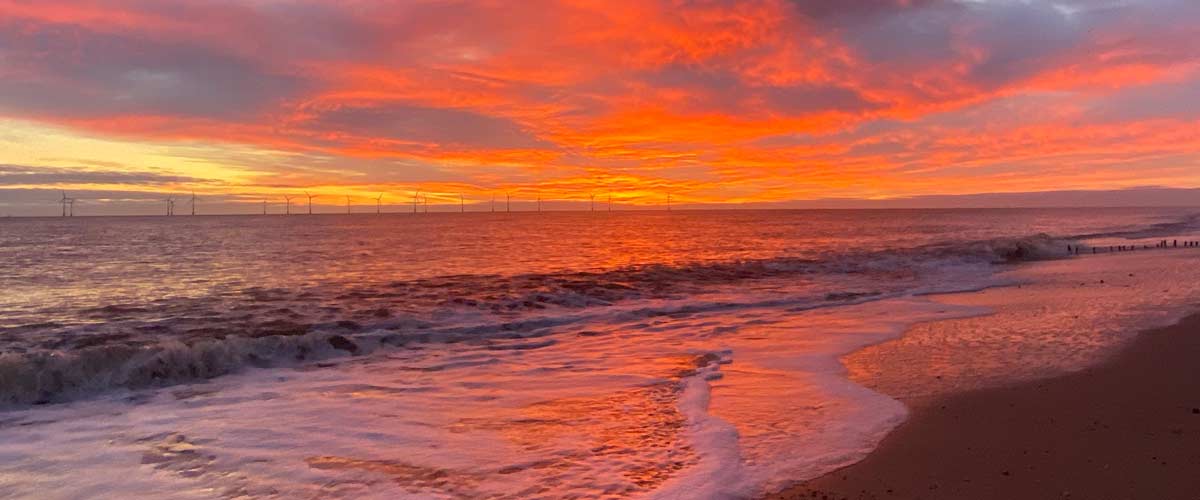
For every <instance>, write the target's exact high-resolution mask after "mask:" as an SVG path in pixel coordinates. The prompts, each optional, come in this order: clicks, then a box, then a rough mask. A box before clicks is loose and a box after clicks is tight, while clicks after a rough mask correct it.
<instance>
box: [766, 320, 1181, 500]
mask: <svg viewBox="0 0 1200 500" xmlns="http://www.w3.org/2000/svg"><path fill="white" fill-rule="evenodd" d="M902 402H903V403H904V404H905V405H907V406H908V407H909V410H910V414H909V418H908V419H907V420H906V421H905V422H904V423H902V424H901V425H900V426H898V427H897V428H896V429H893V430H892V432H891V433H889V434H888V436H887V437H885V438H884V440H883V441H882V442H881V443H880V444H879V446H878V447H877V448H876V449H875V450H873V451H872V452H871V454H870V455H868V456H867V457H866V458H865V459H863V460H862V461H860V462H858V463H855V464H853V465H850V466H847V467H845V468H842V469H840V470H836V471H834V472H831V473H829V474H826V475H824V476H821V477H818V478H816V479H812V480H809V481H804V482H800V483H798V484H796V485H794V486H792V487H789V488H786V489H784V490H782V491H779V492H775V493H772V494H770V495H767V496H766V498H768V499H772V500H783V499H801V498H806V499H811V498H826V499H877V498H879V499H884V498H894V499H908V498H921V499H977V500H988V499H996V500H1001V499H1014V498H1022V499H1039V498H1083V499H1092V498H1128V499H1141V498H1154V499H1162V500H1168V499H1195V498H1197V496H1196V495H1197V494H1200V493H1198V492H1200V474H1198V473H1197V471H1200V313H1195V314H1192V315H1190V316H1187V317H1185V318H1184V319H1182V320H1180V321H1179V322H1178V323H1176V324H1174V325H1172V326H1168V327H1164V328H1155V329H1150V330H1146V331H1143V332H1141V333H1139V334H1137V335H1136V336H1135V337H1134V338H1133V339H1131V340H1130V341H1129V343H1128V344H1126V345H1125V346H1123V347H1121V348H1120V349H1119V350H1118V351H1117V352H1115V353H1113V354H1112V355H1111V356H1109V357H1108V358H1107V359H1105V360H1103V361H1101V362H1099V363H1098V364H1096V365H1094V366H1091V367H1089V368H1085V369H1083V370H1081V371H1078V372H1072V373H1068V374H1064V375H1060V376H1055V377H1051V378H1048V379H1040V380H1034V381H1028V382H1019V383H1015V384H1011V385H1004V386H999V387H990V388H984V389H975V390H970V391H966V392H959V393H950V394H944V395H938V396H933V397H923V398H915V399H903V400H902Z"/></svg>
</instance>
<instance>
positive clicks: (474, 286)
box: [0, 234, 1074, 405]
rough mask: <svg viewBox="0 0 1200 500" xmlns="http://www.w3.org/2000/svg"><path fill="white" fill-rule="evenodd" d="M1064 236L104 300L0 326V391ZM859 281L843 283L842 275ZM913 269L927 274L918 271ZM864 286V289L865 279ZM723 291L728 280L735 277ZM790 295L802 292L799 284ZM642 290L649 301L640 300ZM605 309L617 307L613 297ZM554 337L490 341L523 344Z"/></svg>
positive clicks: (876, 290) (187, 377)
mask: <svg viewBox="0 0 1200 500" xmlns="http://www.w3.org/2000/svg"><path fill="white" fill-rule="evenodd" d="M1068 244H1074V243H1073V241H1072V240H1065V239H1060V238H1055V237H1052V236H1049V235H1045V234H1039V235H1033V236H1029V237H1024V238H1012V239H994V240H986V241H976V242H969V243H965V244H964V243H948V244H941V245H926V246H922V247H915V248H907V249H890V250H883V251H874V252H859V253H841V254H828V255H823V256H817V257H815V258H797V257H778V258H771V259H758V260H736V261H726V262H701V263H692V264H683V265H664V264H654V265H643V266H631V267H626V268H620V269H615V270H609V271H597V272H562V273H550V274H529V275H519V276H496V275H482V276H480V275H460V276H446V277H442V278H437V279H425V280H415V281H404V282H393V283H390V284H388V285H386V286H383V287H374V288H366V287H352V286H351V287H346V286H333V285H325V286H323V287H317V288H313V289H301V290H281V289H263V288H248V289H245V290H241V291H240V293H238V294H234V295H235V298H234V299H230V297H229V294H223V295H222V296H220V297H200V298H179V299H173V300H169V301H156V302H153V303H146V304H111V305H107V306H104V307H100V308H95V309H90V310H87V311H83V313H82V314H81V316H83V317H84V318H85V319H86V323H83V324H79V325H61V324H51V325H47V324H41V325H25V326H20V327H15V328H6V329H0V338H8V339H25V342H26V344H23V345H22V344H17V343H12V345H10V346H9V347H11V348H10V349H6V350H5V351H6V352H5V353H4V354H0V402H3V403H7V404H10V405H12V404H16V405H21V404H31V403H32V404H38V403H52V402H61V401H66V400H71V399H75V398H78V397H82V396H87V395H91V394H95V393H98V392H103V391H105V390H111V389H117V388H127V389H136V388H143V387H152V386H165V385H171V384H176V383H183V382H190V381H197V380H203V379H208V378H213V377H216V376H220V375H224V374H228V373H232V372H235V371H238V370H240V369H242V368H245V367H274V366H287V365H294V364H297V363H304V362H311V361H314V360H321V359H325V358H332V357H338V356H361V355H367V354H370V353H371V352H374V351H375V350H376V349H377V348H378V347H379V346H387V345H391V346H403V345H409V344H413V343H430V342H458V341H464V340H475V341H480V340H488V339H491V340H505V339H510V340H511V339H517V340H520V339H529V338H531V337H539V336H544V335H549V334H551V333H554V332H556V331H559V330H561V329H562V328H561V327H563V326H565V325H570V324H587V323H589V322H595V321H637V320H639V319H644V318H650V317H655V316H669V315H679V314H697V313H704V312H713V311H719V310H725V309H735V308H746V307H778V308H783V309H785V310H787V311H789V312H795V311H801V310H806V309H809V308H812V307H827V306H837V305H845V304H856V303H861V302H864V301H870V300H880V299H882V298H887V297H893V296H896V295H898V294H903V293H927V292H929V291H930V288H929V285H930V283H934V284H940V285H941V286H939V287H937V289H938V290H941V289H946V288H947V287H953V286H954V285H953V284H952V283H944V281H946V278H945V276H940V275H938V272H939V271H940V270H944V269H949V268H955V269H960V268H963V267H964V266H965V267H966V268H967V269H968V270H969V271H970V274H971V275H974V276H987V275H989V273H988V271H987V269H988V268H989V267H990V266H994V265H996V264H1007V263H1013V262H1024V261H1033V260H1043V259H1053V258H1062V257H1066V256H1067V255H1069V254H1068V252H1067V245H1068ZM846 276H853V277H858V278H860V279H859V280H858V281H855V282H854V283H858V284H860V285H861V286H860V287H858V288H855V287H854V286H853V285H852V284H847V282H846V281H845V280H844V279H842V278H843V277H846ZM922 277H929V279H928V280H925V281H922V279H921V278H922ZM776 278H782V279H783V282H784V283H786V284H789V285H790V284H797V283H807V284H808V286H798V287H797V288H795V289H787V290H788V291H791V292H796V291H797V290H799V292H796V293H795V294H794V295H789V294H788V293H782V294H779V293H777V292H778V290H779V289H778V288H776V289H774V290H775V292H759V294H758V295H754V294H751V295H750V296H749V298H746V299H744V300H730V299H728V298H727V297H725V298H722V297H718V298H717V299H706V298H705V295H706V294H708V293H711V292H713V291H714V290H719V289H725V288H728V287H727V285H738V284H742V283H747V282H751V281H755V280H763V279H776ZM866 284H870V285H869V286H870V287H869V288H863V287H865V286H868V285H866ZM734 288H735V289H736V288H738V287H734ZM801 292H802V293H801ZM646 299H653V301H652V302H650V303H647V302H646ZM613 306H621V307H617V308H615V309H614V308H613ZM552 344H553V342H541V343H534V344H522V345H516V346H500V347H498V348H510V349H533V348H540V347H544V346H548V345H552Z"/></svg>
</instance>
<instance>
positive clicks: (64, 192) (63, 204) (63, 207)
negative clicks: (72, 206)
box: [58, 191, 72, 217]
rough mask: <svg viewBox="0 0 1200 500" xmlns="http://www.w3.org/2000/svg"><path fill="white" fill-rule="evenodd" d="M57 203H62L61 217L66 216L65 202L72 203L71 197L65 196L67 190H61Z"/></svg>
mask: <svg viewBox="0 0 1200 500" xmlns="http://www.w3.org/2000/svg"><path fill="white" fill-rule="evenodd" d="M58 203H59V204H60V205H62V216H63V217H66V216H67V204H69V203H72V199H71V198H67V192H66V191H63V192H62V199H61V200H58Z"/></svg>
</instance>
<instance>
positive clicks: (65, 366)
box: [0, 210, 1200, 498]
mask: <svg viewBox="0 0 1200 500" xmlns="http://www.w3.org/2000/svg"><path fill="white" fill-rule="evenodd" d="M1194 224H1195V220H1194V218H1192V217H1191V216H1190V214H1189V212H1187V211H1181V210H1098V211H1086V212H1083V213H1078V212H1077V211H1065V210H1013V211H894V212H890V211H868V212H745V213H742V212H732V213H729V212H712V213H690V212H689V213H680V212H676V213H671V214H665V213H621V214H611V215H610V214H578V213H576V214H566V213H563V214H551V213H546V214H540V215H539V214H513V215H511V216H508V215H502V214H497V215H480V214H466V215H459V214H441V215H433V214H430V215H429V216H423V215H422V216H411V215H408V216H399V215H392V216H382V217H366V216H361V217H360V216H355V217H349V216H346V217H333V216H329V217H303V216H295V217H290V218H289V217H212V218H201V217H197V218H195V219H194V220H193V219H191V218H185V217H179V218H175V219H166V218H157V219H155V218H146V219H120V218H113V219H82V218H80V219H75V220H24V221H15V222H8V221H5V222H2V223H0V231H2V232H0V249H3V250H2V251H3V252H4V253H5V255H6V256H12V257H15V258H14V259H10V260H9V262H13V263H16V265H15V266H11V265H10V266H9V268H8V269H6V270H7V271H9V272H8V274H6V275H4V276H5V277H4V278H3V280H4V282H3V283H0V285H3V286H4V287H5V289H6V290H11V291H12V293H5V294H4V295H3V299H0V313H2V314H0V325H2V330H0V342H3V346H4V353H3V354H2V355H0V390H2V391H4V392H3V394H4V395H5V397H6V398H7V399H8V400H9V401H10V403H9V409H8V410H7V411H5V412H3V413H0V450H3V451H0V454H3V459H2V460H0V495H4V496H18V497H21V496H27V497H34V496H36V497H41V498H76V497H83V496H86V497H104V496H107V497H114V498H116V497H127V496H129V495H132V494H134V492H140V493H141V494H150V495H153V496H161V497H178V498H213V497H228V496H254V497H271V496H274V497H286V498H292V497H297V496H317V497H353V498H362V497H380V498H392V497H395V496H398V495H401V496H409V497H427V498H454V497H485V498H487V497H490V498H538V497H541V498H561V497H568V496H588V497H601V498H625V497H657V498H721V497H735V496H743V495H749V494H752V493H754V492H756V491H763V490H764V489H769V488H773V487H778V486H781V485H783V484H785V483H786V482H788V481H792V480H797V479H803V478H805V477H812V476H815V475H819V474H821V473H823V472H826V471H829V470H832V469H835V468H837V467H840V466H842V465H846V464H848V463H851V462H853V461H855V460H857V459H859V458H861V457H862V456H864V455H865V454H866V453H867V452H869V451H870V449H871V448H872V447H873V446H874V445H875V444H876V443H877V442H878V440H879V439H881V438H882V437H883V435H885V434H886V432H887V431H888V430H890V429H891V428H892V427H894V426H895V425H896V424H897V423H899V422H900V421H902V419H903V418H904V415H905V413H906V410H905V408H904V406H903V405H902V404H901V403H900V402H898V401H896V400H895V399H893V398H892V397H889V396H885V395H884V394H881V393H880V392H876V391H874V390H871V389H868V388H867V387H872V388H875V389H881V390H883V391H884V392H885V393H886V394H889V395H893V396H905V395H919V394H927V393H931V392H936V391H939V390H955V389H959V388H963V387H965V386H967V385H969V383H974V382H980V381H982V382H983V383H999V382H1002V381H1004V380H1007V379H1006V377H1008V378H1014V377H1033V376H1044V375H1045V374H1048V373H1053V372H1056V371H1062V370H1070V369H1074V368H1075V367H1078V366H1081V365H1083V364H1086V363H1088V362H1091V361H1094V360H1095V359H1097V358H1098V357H1099V356H1102V355H1103V354H1104V353H1105V352H1108V350H1109V349H1111V348H1112V347H1113V346H1116V345H1119V344H1120V342H1121V341H1122V339H1123V338H1127V337H1125V336H1123V335H1126V334H1125V333H1123V332H1127V331H1128V329H1129V328H1130V326H1131V325H1139V324H1142V323H1144V322H1146V321H1159V322H1161V321H1169V320H1170V318H1172V317H1175V316H1174V315H1177V314H1179V313H1180V311H1183V310H1186V308H1187V307H1189V306H1190V305H1191V304H1194V303H1195V302H1196V301H1197V297H1200V290H1197V289H1196V288H1195V287H1194V286H1192V285H1190V284H1188V283H1192V284H1194V283H1197V282H1200V280H1196V279H1194V278H1195V276H1193V274H1194V272H1193V271H1191V269H1194V268H1196V267H1197V266H1195V265H1194V263H1195V262H1196V260H1195V259H1196V258H1197V257H1200V249H1196V250H1195V251H1192V250H1190V249H1189V250H1183V249H1180V250H1161V251H1147V252H1146V253H1140V254H1125V255H1121V254H1118V255H1101V256H1095V257H1093V256H1091V255H1083V256H1079V257H1071V258H1067V253H1066V245H1067V244H1071V245H1076V244H1079V243H1085V244H1086V243H1092V244H1096V245H1100V244H1104V245H1107V244H1109V242H1111V241H1125V242H1132V241H1135V240H1136V241H1138V242H1139V244H1140V243H1141V241H1143V240H1145V241H1150V240H1151V239H1158V238H1167V237H1176V236H1182V237H1187V236H1190V235H1192V234H1194V231H1196V227H1194ZM1039 233H1045V235H1039ZM864 235H866V236H864ZM1131 238H1133V239H1131ZM1195 239H1200V238H1195ZM47 248H50V249H52V251H49V252H47V251H46V249H47ZM152 249H158V250H159V251H158V252H150V250H152ZM134 255H136V256H137V257H136V258H135V257H132V256H134ZM1134 255H1136V257H1134ZM1151 255H1153V256H1154V257H1153V258H1149V257H1148V256H1151ZM1022 262H1025V263H1022ZM1135 267H1136V270H1131V271H1129V272H1125V271H1126V270H1127V269H1132V268H1135ZM1118 273H1124V274H1129V273H1133V274H1134V275H1135V276H1137V277H1139V279H1136V280H1134V279H1126V280H1117V281H1113V278H1111V277H1112V276H1120V274H1118ZM1105 276H1109V277H1110V278H1108V280H1107V281H1106V285H1108V284H1111V286H1106V287H1082V285H1078V284H1077V283H1076V282H1077V281H1078V282H1079V283H1090V282H1093V281H1098V280H1100V279H1105V278H1104V277H1105ZM1173 280H1178V281H1173ZM1118 281H1119V282H1120V285H1119V286H1124V287H1127V288H1120V289H1118V288H1117V286H1118V285H1117V284H1116V283H1118ZM1176 283H1177V286H1176V285H1174V284H1176ZM997 285H1011V286H1006V287H1003V288H989V287H995V286H997ZM1018 285H1019V287H1020V288H1018V287H1017V286H1018ZM1165 285H1166V286H1167V288H1168V289H1169V290H1171V292H1170V293H1167V294H1163V293H1158V292H1156V293H1150V292H1152V290H1151V289H1153V288H1157V287H1162V286H1165ZM1073 287H1074V288H1073ZM1081 287H1082V288H1081ZM1076 289H1080V290H1085V291H1083V292H1081V291H1079V290H1076ZM972 290H983V291H982V292H976V293H964V294H956V295H951V296H944V295H930V294H934V293H939V292H954V291H972ZM914 325H919V326H916V328H914V329H912V330H911V331H910V333H909V335H907V336H905V337H904V338H903V340H901V341H899V342H887V341H889V340H893V339H896V338H898V337H899V336H900V335H901V334H903V333H904V332H905V331H906V330H909V329H910V328H912V327H913V326H914ZM869 346H874V347H869ZM863 348H866V349H863ZM842 361H845V365H843V363H842ZM847 366H848V367H849V369H847ZM856 381H857V382H860V383H856ZM862 384H865V385H866V386H864V385H862ZM30 402H47V403H51V404H42V405H37V406H32V407H31V406H27V405H28V403H30ZM64 474H70V477H71V479H70V480H69V481H65V480H63V479H62V478H63V475H64Z"/></svg>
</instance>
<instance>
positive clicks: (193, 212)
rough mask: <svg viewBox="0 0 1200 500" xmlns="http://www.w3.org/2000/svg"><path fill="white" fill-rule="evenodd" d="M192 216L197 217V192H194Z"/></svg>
mask: <svg viewBox="0 0 1200 500" xmlns="http://www.w3.org/2000/svg"><path fill="white" fill-rule="evenodd" d="M191 203H192V215H196V192H195V191H192V201H191Z"/></svg>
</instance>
